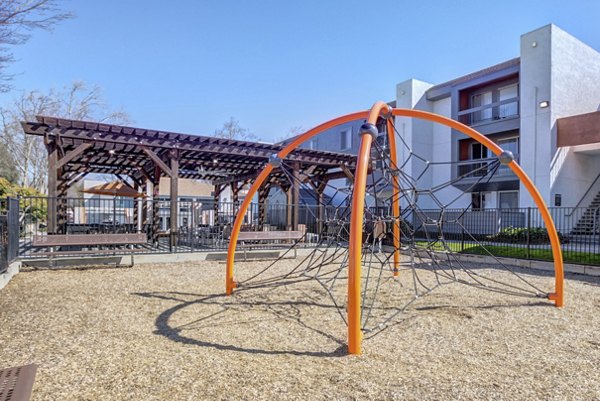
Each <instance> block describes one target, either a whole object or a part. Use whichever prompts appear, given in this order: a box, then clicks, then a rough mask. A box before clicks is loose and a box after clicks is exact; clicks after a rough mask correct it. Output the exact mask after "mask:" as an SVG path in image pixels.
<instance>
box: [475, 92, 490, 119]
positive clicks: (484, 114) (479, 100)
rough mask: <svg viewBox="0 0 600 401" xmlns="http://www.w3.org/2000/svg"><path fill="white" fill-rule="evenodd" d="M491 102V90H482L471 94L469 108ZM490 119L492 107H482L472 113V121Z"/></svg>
mask: <svg viewBox="0 0 600 401" xmlns="http://www.w3.org/2000/svg"><path fill="white" fill-rule="evenodd" d="M488 104H492V92H491V91H488V92H482V93H477V94H475V95H472V96H471V108H475V107H481V106H486V105H488ZM491 119H492V108H491V107H488V108H484V109H483V110H479V111H476V112H474V113H473V121H472V122H474V123H476V122H479V121H484V120H491Z"/></svg>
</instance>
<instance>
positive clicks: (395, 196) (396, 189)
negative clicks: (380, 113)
mask: <svg viewBox="0 0 600 401" xmlns="http://www.w3.org/2000/svg"><path fill="white" fill-rule="evenodd" d="M387 132H388V146H389V147H390V160H391V161H392V167H394V168H398V156H397V152H398V149H396V135H395V131H394V122H393V121H392V115H391V114H390V117H389V118H388V120H387ZM392 189H393V191H392V214H393V216H394V225H393V227H392V235H393V236H394V276H395V277H398V275H399V271H398V266H399V265H400V179H399V178H398V175H396V174H394V175H393V176H392Z"/></svg>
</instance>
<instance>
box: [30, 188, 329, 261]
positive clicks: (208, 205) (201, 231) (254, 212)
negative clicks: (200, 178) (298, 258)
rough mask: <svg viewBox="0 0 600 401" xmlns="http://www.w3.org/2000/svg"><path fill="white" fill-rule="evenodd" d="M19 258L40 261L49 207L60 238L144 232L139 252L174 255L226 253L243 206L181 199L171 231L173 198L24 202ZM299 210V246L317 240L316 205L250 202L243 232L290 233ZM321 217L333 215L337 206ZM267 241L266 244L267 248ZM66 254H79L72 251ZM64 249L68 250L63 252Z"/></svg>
mask: <svg viewBox="0 0 600 401" xmlns="http://www.w3.org/2000/svg"><path fill="white" fill-rule="evenodd" d="M20 201H21V229H20V252H19V253H20V255H21V256H23V257H36V256H39V255H36V254H44V253H46V251H47V250H46V249H44V248H41V247H36V246H35V244H36V238H39V237H40V236H44V235H47V234H48V230H49V221H48V208H49V207H50V208H55V209H56V210H57V216H56V218H55V220H56V221H55V223H54V232H55V233H60V234H89V235H95V234H109V233H136V232H137V233H145V234H146V236H147V238H148V243H147V244H146V245H145V246H140V247H139V249H137V252H142V253H172V252H177V253H179V252H195V251H202V250H226V249H227V247H228V245H229V235H230V233H231V228H232V225H233V222H234V220H235V217H236V215H237V212H238V210H239V204H234V203H231V202H219V203H217V204H215V203H214V202H213V201H210V200H207V201H199V200H182V199H180V200H179V201H177V222H176V224H175V226H176V230H172V229H171V228H172V226H173V225H172V222H171V201H170V200H169V199H156V200H149V199H131V198H108V197H89V198H63V199H52V198H50V199H49V198H47V197H28V198H21V200H20ZM294 208H297V214H298V224H297V225H298V230H299V231H301V232H302V233H304V238H303V239H302V240H301V241H300V243H299V244H298V245H299V246H312V245H314V244H315V243H317V242H318V241H319V235H320V231H322V229H320V228H319V224H318V221H317V220H318V219H317V217H318V213H319V210H318V207H317V206H311V205H298V206H296V205H282V204H276V203H275V204H269V205H268V206H267V207H265V208H264V209H263V211H262V213H263V214H264V217H263V218H262V219H261V210H260V207H259V205H258V204H256V203H252V204H251V205H250V208H249V209H248V211H247V212H246V215H245V216H244V223H243V226H242V231H282V230H288V229H290V228H291V227H290V225H289V221H290V214H291V213H292V212H293V209H294ZM323 209H324V210H322V211H321V212H322V213H330V214H331V213H333V211H332V210H333V209H335V208H333V207H328V208H325V207H323ZM268 245H269V242H268V241H266V242H265V246H268ZM68 250H76V249H71V248H68ZM61 251H65V249H61Z"/></svg>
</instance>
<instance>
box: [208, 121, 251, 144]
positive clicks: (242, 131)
mask: <svg viewBox="0 0 600 401" xmlns="http://www.w3.org/2000/svg"><path fill="white" fill-rule="evenodd" d="M214 136H216V137H217V138H225V139H237V140H240V141H253V140H256V139H258V138H257V136H256V135H254V134H253V133H252V132H250V130H248V129H247V128H242V127H240V122H239V121H238V120H236V119H235V118H233V117H231V118H230V119H229V121H227V122H226V123H225V124H223V126H222V127H221V128H219V129H217V130H216V131H215V134H214Z"/></svg>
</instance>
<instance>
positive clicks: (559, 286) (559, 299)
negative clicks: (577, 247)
mask: <svg viewBox="0 0 600 401" xmlns="http://www.w3.org/2000/svg"><path fill="white" fill-rule="evenodd" d="M392 114H393V115H395V116H404V117H414V118H421V119H424V120H429V121H433V122H436V123H439V124H443V125H446V126H448V127H450V128H454V129H455V130H457V131H460V132H462V133H463V134H465V135H468V136H469V137H471V138H473V139H475V140H476V141H478V142H479V143H481V144H483V145H484V146H485V147H486V148H488V149H489V150H491V151H492V152H493V153H494V154H495V155H496V156H499V155H500V154H501V153H502V148H500V147H499V146H498V145H496V144H495V143H494V142H492V141H491V140H490V139H489V138H487V137H486V136H484V135H481V134H480V133H479V132H477V131H475V130H474V129H472V128H471V127H468V126H466V125H464V124H462V123H459V122H458V121H454V120H452V119H450V118H448V117H444V116H440V115H438V114H434V113H429V112H426V111H421V110H411V109H393V110H392ZM508 167H509V168H510V169H511V170H512V171H513V172H514V173H515V174H516V175H517V177H519V179H520V180H521V181H522V182H523V185H525V188H527V191H529V194H530V195H531V197H532V198H533V201H534V202H535V204H536V206H537V207H538V209H539V210H540V213H541V215H542V219H543V220H544V224H545V225H546V229H547V230H548V236H549V237H550V244H551V246H552V256H553V258H554V280H555V284H554V291H555V292H554V293H552V294H549V295H548V299H550V300H551V301H554V304H555V305H556V306H557V307H562V306H564V280H565V279H564V265H563V256H562V250H561V249H560V240H559V238H558V232H557V231H556V227H555V226H554V221H553V220H552V216H551V215H550V212H549V211H548V207H547V206H546V203H545V202H544V199H543V198H542V196H541V195H540V193H539V192H538V190H537V188H536V187H535V185H534V184H533V182H532V181H531V179H530V178H529V177H528V176H527V174H526V173H525V171H523V169H522V168H521V166H519V165H518V164H517V163H516V162H514V161H512V162H510V163H509V164H508Z"/></svg>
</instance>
